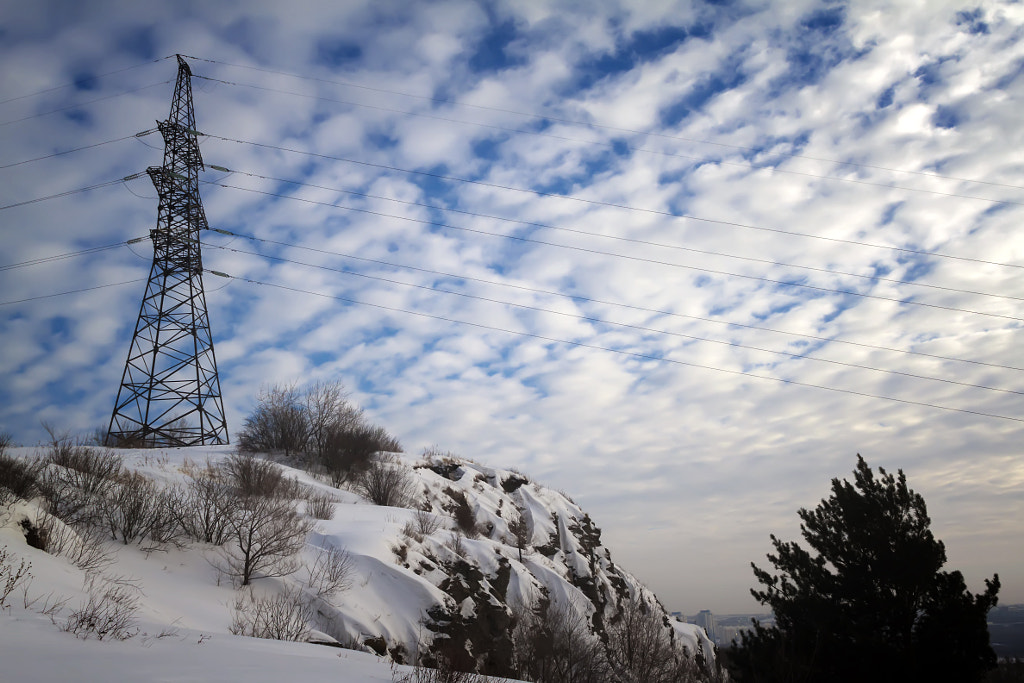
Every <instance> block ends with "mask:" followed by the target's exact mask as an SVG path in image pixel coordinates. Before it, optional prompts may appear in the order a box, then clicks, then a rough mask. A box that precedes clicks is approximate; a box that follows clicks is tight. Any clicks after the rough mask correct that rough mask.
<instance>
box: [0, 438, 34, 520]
mask: <svg viewBox="0 0 1024 683" xmlns="http://www.w3.org/2000/svg"><path fill="white" fill-rule="evenodd" d="M3 439H4V435H3V434H0V505H7V504H8V503H11V502H13V501H15V500H18V499H21V500H31V499H32V498H33V497H34V496H36V495H37V494H38V493H39V487H38V479H39V469H40V465H39V463H37V462H28V461H25V460H21V459H19V458H12V457H11V456H9V455H7V454H6V453H5V452H4V451H5V449H6V444H5V443H3Z"/></svg>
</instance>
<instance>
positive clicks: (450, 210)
mask: <svg viewBox="0 0 1024 683" xmlns="http://www.w3.org/2000/svg"><path fill="white" fill-rule="evenodd" d="M211 168H213V167H212V166H211ZM216 168H217V169H218V170H221V169H223V170H227V171H230V172H231V173H234V174H238V175H244V176H249V177H250V178H259V179H261V180H272V181H274V182H278V183H289V184H292V185H297V186H299V187H311V188H315V189H318V190H328V191H330V192H339V193H343V194H349V195H353V196H356V197H364V198H366V199H380V200H384V201H388V202H393V203H396V204H403V205H405V206H417V207H421V208H424V209H431V210H434V211H444V212H447V213H458V214H462V215H464V216H472V217H474V218H488V219H492V220H496V221H503V222H506V223H515V224H518V225H526V226H531V227H537V228H545V229H548V230H557V231H559V232H568V233H572V234H575V235H585V236H587V237H597V238H600V239H607V240H615V241H618V242H628V243H630V244H640V245H643V246H648V247H658V248H661V249H673V250H676V251H685V252H690V253H694V254H702V255H705V256H720V257H722V258H730V259H736V260H739V261H749V262H751V263H762V264H766V265H770V266H782V267H785V268H797V269H800V270H810V271H813V272H816V273H828V274H830V275H842V276H845V277H852V278H858V279H861V280H869V281H871V282H888V283H893V284H900V285H906V286H911V287H923V288H927V289H937V290H941V291H944V292H953V293H957V294H971V295H974V296H986V297H992V298H995V299H1009V300H1015V301H1024V297H1019V296H1012V295H1009V294H991V293H989V292H976V291H973V290H969V289H959V288H957V287H944V286H942V285H935V284H929V283H926V282H915V281H912V280H899V279H896V278H888V277H882V276H880V275H861V274H859V273H850V272H847V271H842V270H835V269H833V268H819V267H816V266H804V265H797V264H794V263H782V262H779V261H772V260H770V259H762V258H755V257H752V256H739V255H736V254H727V253H724V252H720V251H710V250H707V249H697V248H695V247H684V246H681V245H678V244H666V243H664V242H653V241H650V240H641V239H635V238H632V237H621V236H619V235H606V234H602V233H595V232H587V231H586V230H578V229H576V228H566V227H562V226H557V225H551V224H550V223H538V222H536V221H525V220H520V219H517V218H506V217H504V216H496V215H494V214H487V213H480V212H477V211H466V210H464V209H456V208H450V207H439V206H433V205H431V204H426V203H423V202H414V201H409V200H405V199H395V198H393V197H385V196H383V195H376V194H370V193H368V192H359V191H356V190H349V189H345V188H339V187H328V186H326V185H317V184H315V183H305V182H302V181H299V180H291V179H288V178H275V177H272V176H265V175H260V174H259V173H251V172H248V171H237V170H234V169H225V167H223V166H217V167H216Z"/></svg>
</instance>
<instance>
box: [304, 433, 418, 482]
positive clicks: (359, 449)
mask: <svg viewBox="0 0 1024 683" xmlns="http://www.w3.org/2000/svg"><path fill="white" fill-rule="evenodd" d="M401 451H402V445H401V444H400V443H398V440H397V439H395V438H394V437H393V436H391V435H390V434H388V432H387V430H386V429H384V428H383V427H379V426H375V425H371V424H367V423H364V422H362V419H361V417H360V420H359V421H358V422H356V423H355V424H351V425H342V426H339V427H338V428H336V429H332V430H331V431H330V432H329V433H328V434H327V436H326V439H325V444H324V448H323V450H322V451H321V452H320V454H319V460H320V466H321V467H322V468H323V469H324V471H325V472H326V473H327V476H328V478H329V479H330V481H331V484H333V485H334V486H341V485H342V484H344V483H346V482H347V481H349V480H350V479H353V478H358V477H359V476H360V475H361V474H362V473H363V472H365V471H366V470H367V469H368V468H369V467H370V466H371V464H372V459H373V456H374V454H376V453H400V452H401Z"/></svg>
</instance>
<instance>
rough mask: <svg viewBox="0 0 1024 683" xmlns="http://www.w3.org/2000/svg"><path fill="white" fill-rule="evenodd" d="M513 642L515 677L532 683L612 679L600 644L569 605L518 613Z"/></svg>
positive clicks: (542, 605) (544, 606) (587, 682)
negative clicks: (532, 682) (533, 682)
mask: <svg viewBox="0 0 1024 683" xmlns="http://www.w3.org/2000/svg"><path fill="white" fill-rule="evenodd" d="M516 616H517V619H516V626H515V628H514V629H513V633H512V640H513V642H514V643H515V666H516V675H517V676H518V677H521V678H525V679H526V680H530V681H535V683H569V682H573V683H576V682H579V683H602V682H603V681H609V680H616V679H615V678H614V677H613V676H611V672H610V670H609V667H608V663H607V660H606V658H605V653H604V648H603V647H602V645H601V641H600V640H599V639H598V638H597V637H596V636H595V635H594V634H592V633H591V632H590V628H589V624H588V620H587V618H586V617H585V616H584V615H583V614H582V613H580V612H578V611H577V610H576V609H574V608H573V607H572V606H571V605H560V604H549V603H546V602H541V603H538V604H537V605H534V606H533V607H532V608H530V609H524V610H519V611H518V613H517V615H516Z"/></svg>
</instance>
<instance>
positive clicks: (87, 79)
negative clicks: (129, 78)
mask: <svg viewBox="0 0 1024 683" xmlns="http://www.w3.org/2000/svg"><path fill="white" fill-rule="evenodd" d="M173 56H174V55H168V56H166V57H161V58H160V59H154V60H152V61H149V62H142V63H141V64H136V65H135V66H126V67H125V68H123V69H117V70H116V71H108V72H106V73H102V74H97V75H96V76H86V77H85V78H79V79H77V80H74V81H71V82H69V83H65V84H63V85H57V86H54V87H52V88H46V89H45V90H38V91H36V92H33V93H28V94H27V95H18V96H17V97H10V98H8V99H6V100H0V104H7V103H8V102H14V101H16V100H23V99H25V98H26V97H35V96H36V95H44V94H46V93H48V92H53V91H54V90H61V89H63V88H70V87H71V86H73V85H81V84H83V83H89V82H91V81H96V80H99V79H101V78H104V77H106V76H113V75H114V74H119V73H122V72H124V71H131V70H132V69H138V68H139V67H143V66H149V65H150V64H157V63H158V62H162V61H164V60H165V59H170V58H171V57H173Z"/></svg>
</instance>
